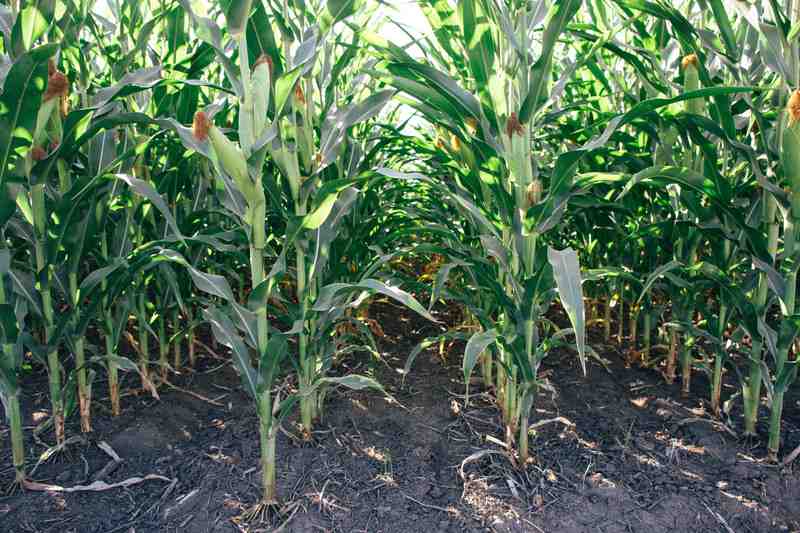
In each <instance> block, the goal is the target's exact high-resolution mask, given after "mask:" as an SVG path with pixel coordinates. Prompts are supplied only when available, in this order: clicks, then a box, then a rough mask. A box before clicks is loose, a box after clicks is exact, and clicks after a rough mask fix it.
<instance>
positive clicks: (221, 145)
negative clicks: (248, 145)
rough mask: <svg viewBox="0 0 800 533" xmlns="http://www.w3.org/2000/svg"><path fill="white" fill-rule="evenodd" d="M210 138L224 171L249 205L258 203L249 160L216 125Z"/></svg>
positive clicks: (212, 127)
mask: <svg viewBox="0 0 800 533" xmlns="http://www.w3.org/2000/svg"><path fill="white" fill-rule="evenodd" d="M208 138H209V140H210V141H211V147H212V148H213V149H214V153H215V154H216V156H217V158H218V159H219V162H220V164H221V165H222V169H223V170H224V171H225V172H227V173H228V175H229V176H230V177H231V178H233V181H234V183H236V187H238V188H239V192H241V193H242V194H243V195H244V197H245V199H246V200H247V203H248V204H254V203H257V202H256V200H257V199H256V197H255V186H254V185H253V180H251V179H250V173H249V172H248V170H247V160H246V159H245V157H244V153H243V152H242V150H241V149H240V148H239V147H238V146H237V145H236V144H235V143H234V142H233V141H231V140H230V139H228V138H227V137H226V136H225V134H224V133H222V132H221V131H220V130H219V128H217V127H216V126H214V125H211V127H210V128H209V130H208Z"/></svg>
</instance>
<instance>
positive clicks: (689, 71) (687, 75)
mask: <svg viewBox="0 0 800 533" xmlns="http://www.w3.org/2000/svg"><path fill="white" fill-rule="evenodd" d="M699 66H700V62H699V60H698V59H697V54H689V55H687V56H686V57H684V58H683V60H682V61H681V67H682V68H683V88H684V90H685V91H686V92H689V91H696V90H698V89H700V88H701V84H700V68H699ZM704 108H705V100H703V99H702V98H692V99H690V100H687V101H686V111H687V112H688V113H692V114H695V115H702V114H703V111H704Z"/></svg>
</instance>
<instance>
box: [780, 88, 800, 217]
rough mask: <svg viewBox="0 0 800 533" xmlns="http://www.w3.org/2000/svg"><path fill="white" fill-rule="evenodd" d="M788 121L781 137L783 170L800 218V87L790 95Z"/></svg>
mask: <svg viewBox="0 0 800 533" xmlns="http://www.w3.org/2000/svg"><path fill="white" fill-rule="evenodd" d="M786 112H787V115H788V122H787V124H786V128H785V129H784V130H783V138H782V139H781V162H782V164H783V172H784V174H785V176H786V178H787V180H788V181H789V184H790V185H791V188H792V212H793V215H794V217H795V219H800V89H798V90H796V91H794V92H793V93H792V95H791V96H790V97H789V104H788V105H787V107H786Z"/></svg>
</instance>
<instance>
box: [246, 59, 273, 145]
mask: <svg viewBox="0 0 800 533" xmlns="http://www.w3.org/2000/svg"><path fill="white" fill-rule="evenodd" d="M271 77H272V60H270V58H269V56H266V55H262V56H261V57H260V58H258V61H256V64H255V66H254V68H253V78H252V89H251V91H250V94H251V95H252V99H253V137H254V138H255V140H258V139H259V137H261V135H262V134H263V133H264V130H265V129H266V127H267V111H268V109H269V96H270V94H269V93H270V86H271V83H272V82H271Z"/></svg>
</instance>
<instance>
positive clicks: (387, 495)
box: [0, 304, 800, 533]
mask: <svg viewBox="0 0 800 533" xmlns="http://www.w3.org/2000/svg"><path fill="white" fill-rule="evenodd" d="M373 318H376V319H377V320H378V321H379V322H380V323H381V324H382V326H383V328H384V330H385V333H386V337H385V338H384V339H383V342H382V343H381V344H382V349H383V350H384V352H385V353H384V361H382V362H379V363H376V362H374V361H370V360H368V359H367V358H363V359H362V360H361V361H355V362H354V361H350V362H349V364H350V365H351V366H350V367H349V368H348V369H347V370H348V371H350V370H355V371H358V372H368V373H373V374H374V375H375V376H376V377H377V378H379V379H380V380H381V381H382V382H383V383H384V384H386V385H387V390H388V391H389V392H390V393H391V394H392V395H393V396H394V398H395V399H396V400H397V401H398V402H399V404H398V403H396V402H392V401H390V400H387V399H384V398H383V397H381V395H379V394H377V393H374V392H352V391H336V392H335V393H331V394H330V395H329V400H328V404H327V409H326V418H325V419H324V420H323V421H322V422H321V423H320V426H319V428H320V429H319V431H318V433H317V434H316V442H315V443H314V444H312V445H304V444H302V443H299V442H297V441H296V440H295V439H294V438H293V437H292V434H293V433H295V432H296V429H295V428H294V427H293V425H292V423H291V421H290V422H289V423H286V424H284V426H285V428H286V432H285V433H284V434H281V436H280V439H279V443H278V447H279V450H278V465H279V472H278V478H279V479H278V482H279V485H280V490H281V497H282V501H283V502H284V504H285V508H284V514H283V515H281V516H277V517H274V521H273V523H271V524H240V523H237V522H235V521H234V520H233V519H234V518H235V517H237V516H238V515H240V514H241V513H242V511H243V510H244V509H245V508H247V506H248V505H249V504H252V503H254V502H256V501H257V500H258V497H259V494H260V491H259V480H260V477H259V474H260V473H259V461H258V455H259V448H258V434H257V428H256V416H255V409H254V407H253V405H252V403H251V401H250V400H249V399H248V398H247V397H246V396H245V395H244V394H243V393H242V392H240V391H241V389H240V387H239V380H238V377H237V376H236V374H235V372H234V371H233V369H232V367H231V366H230V365H229V364H227V363H226V362H225V361H223V360H217V359H214V358H206V359H202V360H201V361H200V363H199V365H198V368H197V369H196V370H195V371H194V372H186V373H184V374H183V375H182V376H178V377H175V378H174V379H173V381H174V382H175V383H176V384H178V385H179V386H180V387H182V388H185V389H187V390H191V391H193V392H195V393H197V394H199V395H201V396H203V397H205V398H207V399H210V400H213V402H214V403H215V404H218V405H214V404H212V403H210V402H208V401H205V400H202V399H199V398H197V397H194V396H192V395H189V394H187V393H185V392H180V391H176V390H174V389H173V390H170V389H162V390H161V399H160V401H157V400H154V399H153V398H150V397H147V396H144V395H142V396H127V397H125V398H124V399H123V408H124V413H123V415H122V416H120V417H119V418H117V419H112V418H111V417H110V416H109V415H108V413H107V411H106V410H105V409H101V408H95V416H94V429H95V431H94V433H92V434H91V436H90V437H89V438H88V439H87V440H86V441H85V442H82V443H75V444H72V445H71V446H70V447H69V448H68V450H67V451H66V452H65V453H62V454H60V455H58V456H57V457H55V458H54V459H52V460H50V461H48V462H47V463H44V464H42V465H41V466H39V467H38V469H36V471H35V472H34V473H33V475H32V479H34V480H35V481H39V482H44V483H53V484H57V485H61V486H64V487H72V486H75V485H80V484H88V483H90V482H92V481H93V480H94V479H95V477H96V476H97V474H98V472H100V471H102V470H103V468H104V467H107V465H108V464H109V461H110V459H109V456H108V455H107V454H106V453H105V452H103V451H102V450H101V449H100V448H99V447H98V444H99V443H101V442H106V443H108V444H109V445H110V446H111V448H113V450H115V451H116V453H117V454H119V456H120V457H121V458H122V462H121V463H119V464H118V465H117V466H116V468H114V469H111V470H110V471H107V475H106V476H105V477H104V481H106V482H107V483H115V482H119V481H122V480H125V479H128V478H131V477H134V476H139V477H141V476H145V475H147V474H158V475H161V476H164V477H166V478H169V479H170V480H172V481H163V480H158V479H154V480H147V481H144V482H142V483H140V484H137V485H133V486H130V487H127V488H116V489H112V490H108V491H103V492H78V493H69V494H67V493H48V492H26V493H20V492H17V493H15V494H13V495H10V496H7V497H2V498H0V531H2V532H14V533H17V532H20V533H22V532H58V533H69V532H81V533H83V532H86V533H90V532H92V533H94V532H97V533H99V532H103V533H112V532H123V533H144V532H156V531H159V532H160V531H164V532H187V533H193V532H197V533H201V532H235V531H253V532H254V531H273V530H275V529H278V528H280V527H282V531H284V532H314V531H320V532H322V531H337V532H339V531H341V532H357V531H362V532H422V531H425V532H429V531H430V532H434V531H442V532H447V531H453V532H455V531H526V532H527V531H531V532H535V531H546V532H554V531H559V532H566V533H573V532H575V533H577V532H609V533H610V532H639V531H643V532H647V533H659V532H668V531H669V532H672V531H680V532H712V531H713V532H716V531H720V532H731V531H735V532H737V533H740V532H762V531H763V532H767V531H799V530H800V476H798V475H797V470H798V469H800V459H799V460H798V461H797V462H796V463H795V466H794V467H792V466H789V467H785V468H783V469H781V468H779V467H776V466H773V465H770V464H768V463H766V462H765V461H764V460H763V458H764V456H765V450H764V448H763V443H752V442H746V441H744V440H742V439H738V438H736V437H735V436H734V435H733V434H731V432H733V433H734V434H736V435H738V434H739V433H740V432H741V428H740V427H739V425H738V424H739V423H740V415H739V414H738V413H735V412H734V413H733V415H732V419H731V420H726V421H725V422H726V425H723V424H721V423H719V422H717V421H716V420H714V419H713V418H711V417H710V416H708V414H707V413H706V412H705V411H703V409H702V406H703V401H702V398H705V397H706V396H707V392H706V391H707V390H708V388H707V384H706V383H705V382H704V381H703V378H702V377H701V376H700V374H699V373H698V377H697V379H696V380H695V383H693V388H694V392H695V393H696V394H697V396H696V397H690V398H686V399H681V398H680V396H679V386H678V385H666V384H664V383H663V380H662V379H661V377H660V376H659V375H658V374H657V373H656V372H654V371H653V370H642V369H636V368H633V369H629V368H625V367H624V366H623V361H622V358H621V357H620V356H619V355H618V348H616V347H614V348H612V347H610V346H608V347H604V346H603V342H602V339H600V338H595V337H593V338H592V341H593V342H592V345H593V346H595V348H596V350H597V351H598V352H599V353H600V354H601V355H602V356H603V357H605V358H607V359H608V360H609V361H608V371H607V370H605V369H604V368H603V367H602V366H601V365H600V364H598V363H596V362H593V363H592V364H591V365H590V366H589V368H588V374H589V375H588V376H587V377H585V378H584V377H583V376H582V375H581V372H580V366H579V365H578V364H577V361H576V358H575V357H574V356H572V355H569V354H563V355H559V354H555V355H553V356H552V357H551V358H550V359H549V360H548V361H547V365H548V366H547V368H546V369H545V371H546V372H549V374H550V375H549V379H550V381H551V383H552V385H553V391H554V392H555V393H556V397H553V391H549V392H548V391H545V392H543V393H542V395H541V396H540V397H539V399H538V401H537V404H536V406H535V414H534V415H533V416H532V420H531V421H532V422H533V423H535V422H540V421H541V422H545V421H548V422H546V423H543V425H541V426H540V427H538V428H537V429H536V432H535V436H534V437H533V438H532V442H531V449H532V451H533V455H534V456H535V460H534V461H533V462H532V463H531V464H529V465H527V466H526V467H525V468H524V469H520V468H517V467H515V466H514V464H513V463H512V461H511V460H510V458H509V455H508V454H507V453H506V451H505V449H504V448H503V446H502V445H501V444H500V442H501V441H502V440H503V430H502V429H501V427H500V422H499V417H498V413H497V410H496V409H495V407H494V406H493V405H492V404H490V403H489V396H488V395H486V394H482V393H481V392H480V387H479V386H477V385H476V386H473V389H474V391H473V392H474V394H472V395H471V397H470V404H469V405H468V406H465V405H464V397H463V389H464V387H463V384H462V378H461V377H460V376H461V370H460V353H461V349H462V346H458V345H457V346H455V347H452V349H451V350H450V352H451V354H450V356H449V357H448V356H447V354H445V357H444V358H443V357H441V356H440V354H439V350H438V347H436V349H431V350H429V351H426V352H423V353H421V354H420V355H419V357H418V358H417V361H416V363H415V365H414V369H413V371H412V373H411V374H410V375H409V376H408V377H407V379H406V381H405V384H404V385H403V384H402V383H401V381H402V372H401V369H402V368H403V366H404V364H405V361H406V358H407V356H408V353H409V352H410V350H411V349H412V347H413V346H415V344H416V343H417V342H418V341H419V340H420V339H421V338H423V337H424V336H426V335H430V334H433V333H435V332H436V330H435V328H434V327H433V326H431V325H430V324H427V323H424V322H421V321H418V320H417V319H416V318H414V317H409V316H408V315H407V313H404V312H401V311H400V310H399V309H398V308H395V307H393V306H391V305H389V304H379V305H377V306H375V307H374V311H373ZM30 381H31V382H30V383H25V384H24V385H25V387H24V389H25V390H26V391H28V396H26V397H25V402H24V406H23V408H24V410H25V415H26V426H27V427H26V436H28V438H29V439H30V440H29V442H27V445H28V452H29V459H30V458H33V457H35V456H37V455H38V454H41V453H42V452H43V451H44V450H45V447H44V446H43V445H42V444H38V443H36V442H34V440H33V438H32V437H31V433H32V432H31V431H30V429H31V428H32V427H33V426H34V425H35V422H34V418H33V417H34V416H35V415H36V413H37V412H39V411H46V410H47V398H46V395H44V394H39V395H33V394H31V391H43V390H46V386H44V385H45V383H46V381H45V380H44V377H43V376H34V377H32V378H30ZM136 381H137V379H136V378H135V377H134V376H132V375H128V376H127V377H126V385H127V387H133V386H135V384H136ZM96 389H97V390H96V394H98V395H101V396H102V392H101V391H102V387H101V386H99V385H97V386H96ZM124 390H128V389H127V388H126V389H124ZM734 392H736V389H735V387H734V386H733V383H731V386H730V387H728V388H727V389H726V390H725V395H726V396H729V395H731V394H732V393H734ZM97 404H98V402H95V405H97ZM99 404H100V406H102V405H106V406H107V401H105V400H103V399H101V400H100V402H99ZM764 414H765V415H766V412H765V413H764ZM559 417H561V418H559ZM785 419H786V424H785V425H786V428H785V432H784V433H785V443H784V448H783V449H784V450H785V451H787V452H788V451H790V450H791V449H793V448H794V447H796V446H798V445H799V444H800V405H799V404H798V398H797V397H796V396H791V397H789V398H788V400H787V405H786V409H785ZM764 421H765V423H766V418H764ZM69 429H70V435H77V434H78V428H77V427H76V424H75V423H74V422H73V424H72V425H71V426H70V428H69ZM761 430H762V431H764V433H765V431H766V428H761ZM0 435H1V436H2V441H1V442H2V447H3V448H2V451H1V452H0V457H2V459H3V465H4V470H2V472H0V483H2V484H4V485H8V484H9V483H10V482H11V480H12V478H13V472H12V471H11V470H10V469H9V468H6V465H8V464H9V463H10V460H9V457H10V451H9V449H8V441H7V438H6V437H7V435H8V432H7V428H5V427H0ZM47 437H49V435H48V436H47ZM487 437H489V439H488V440H487ZM34 463H35V460H33V459H31V460H30V466H29V471H30V469H31V468H32V466H33V464H34ZM792 468H794V471H793V470H792Z"/></svg>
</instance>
